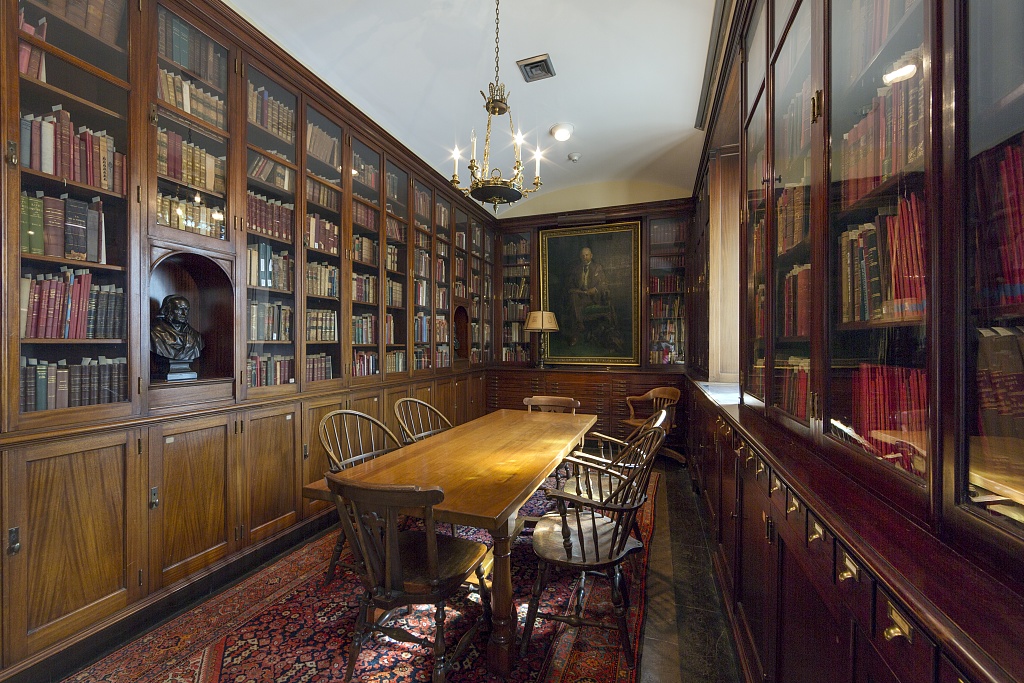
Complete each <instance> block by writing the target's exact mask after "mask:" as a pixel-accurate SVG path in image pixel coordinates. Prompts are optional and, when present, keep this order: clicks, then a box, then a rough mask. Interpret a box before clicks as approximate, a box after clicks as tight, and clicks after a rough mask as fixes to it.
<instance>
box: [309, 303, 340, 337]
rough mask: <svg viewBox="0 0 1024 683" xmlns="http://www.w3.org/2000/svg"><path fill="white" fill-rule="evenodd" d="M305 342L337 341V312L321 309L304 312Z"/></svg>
mask: <svg viewBox="0 0 1024 683" xmlns="http://www.w3.org/2000/svg"><path fill="white" fill-rule="evenodd" d="M306 341H312V342H334V341H338V312H337V311H330V310H326V309H322V308H311V309H309V310H307V311H306Z"/></svg>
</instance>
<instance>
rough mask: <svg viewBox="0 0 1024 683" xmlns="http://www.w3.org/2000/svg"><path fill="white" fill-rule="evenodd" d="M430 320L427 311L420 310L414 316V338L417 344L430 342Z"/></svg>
mask: <svg viewBox="0 0 1024 683" xmlns="http://www.w3.org/2000/svg"><path fill="white" fill-rule="evenodd" d="M430 320H431V317H430V316H429V315H427V314H426V313H423V312H420V313H417V314H416V315H414V316H413V318H412V340H413V343H415V344H429V343H430Z"/></svg>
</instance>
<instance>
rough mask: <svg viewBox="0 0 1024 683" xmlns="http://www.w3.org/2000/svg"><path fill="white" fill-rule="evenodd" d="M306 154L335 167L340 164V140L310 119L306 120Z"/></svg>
mask: <svg viewBox="0 0 1024 683" xmlns="http://www.w3.org/2000/svg"><path fill="white" fill-rule="evenodd" d="M306 154H308V155H309V156H311V157H313V158H314V159H316V160H318V161H322V162H323V163H325V164H327V165H328V166H330V167H331V168H333V169H337V168H338V167H339V166H341V140H339V139H338V138H336V137H334V136H333V135H331V134H330V133H328V132H327V131H325V130H324V129H323V128H321V127H320V126H318V125H316V124H315V123H313V122H312V121H307V122H306ZM339 180H340V179H339Z"/></svg>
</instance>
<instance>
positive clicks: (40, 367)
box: [18, 356, 128, 413]
mask: <svg viewBox="0 0 1024 683" xmlns="http://www.w3.org/2000/svg"><path fill="white" fill-rule="evenodd" d="M19 379H20V382H19V392H18V396H19V400H20V408H21V412H23V413H31V412H36V411H39V410H56V409H61V408H76V407H78V406H89V405H98V404H101V403H122V402H124V401H127V400H128V360H127V359H126V358H123V357H122V358H107V357H105V356H98V357H97V358H95V359H93V358H83V359H82V362H81V363H79V364H72V365H69V364H68V362H67V361H66V360H58V361H47V360H43V359H41V358H26V357H25V356H22V357H21V359H20V378H19Z"/></svg>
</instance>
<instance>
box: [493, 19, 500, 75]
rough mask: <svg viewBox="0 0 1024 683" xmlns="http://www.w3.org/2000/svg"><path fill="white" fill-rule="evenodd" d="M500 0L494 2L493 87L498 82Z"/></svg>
mask: <svg viewBox="0 0 1024 683" xmlns="http://www.w3.org/2000/svg"><path fill="white" fill-rule="evenodd" d="M500 1H501V0H494V85H495V86H497V85H498V83H499V81H498V4H499V3H500Z"/></svg>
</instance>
